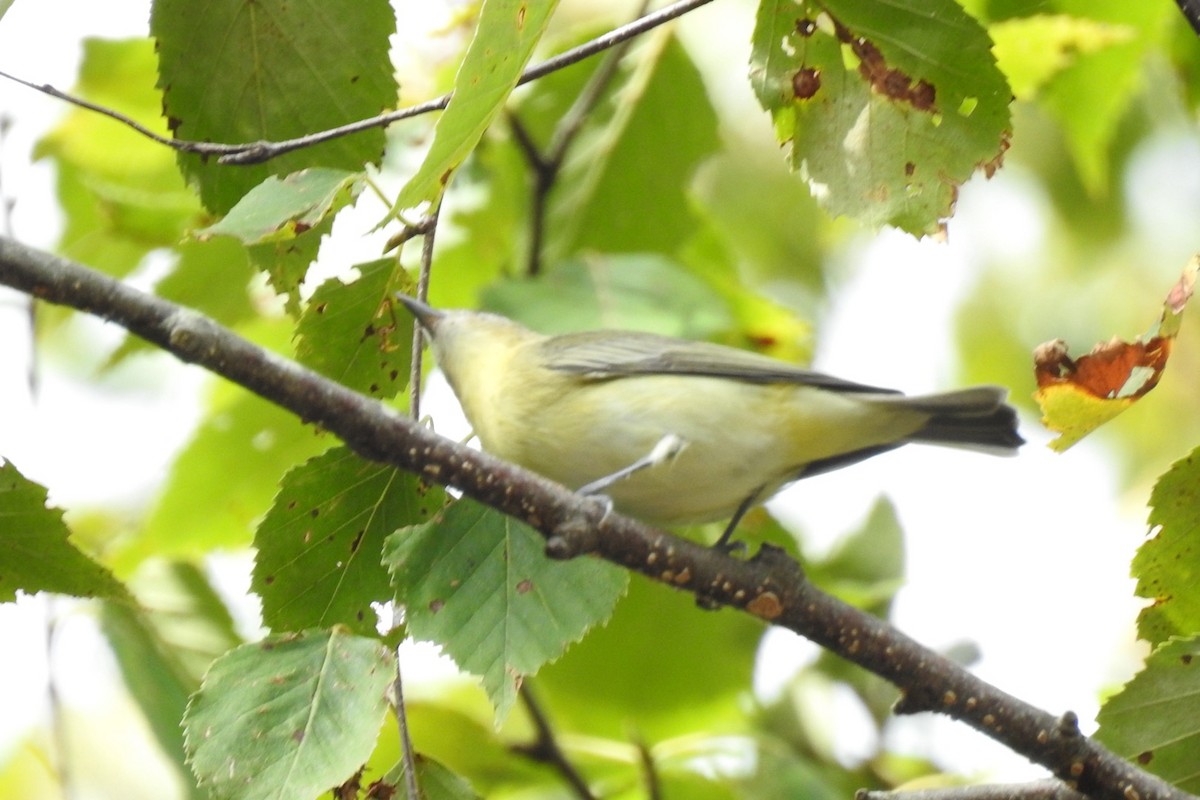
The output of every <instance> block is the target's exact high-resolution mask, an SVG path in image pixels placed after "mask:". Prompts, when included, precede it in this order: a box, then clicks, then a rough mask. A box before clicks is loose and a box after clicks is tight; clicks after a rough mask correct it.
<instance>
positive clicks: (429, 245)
mask: <svg viewBox="0 0 1200 800" xmlns="http://www.w3.org/2000/svg"><path fill="white" fill-rule="evenodd" d="M440 207H441V206H440V204H438V205H434V207H433V209H432V211H431V212H430V214H429V216H428V217H426V218H425V219H424V220H422V221H421V222H420V223H419V224H418V225H417V226H414V227H418V228H420V231H421V234H422V235H423V236H424V237H425V238H424V240H423V242H422V247H421V271H420V273H419V276H418V278H417V296H418V297H419V298H420V299H421V302H424V301H425V298H426V295H427V294H428V290H429V271H430V269H431V267H432V265H433V235H434V232H435V231H436V230H437V219H438V211H439V209H440ZM407 229H408V228H406V230H407ZM421 334H422V330H421V326H420V325H413V338H412V371H411V373H410V374H409V382H408V386H409V397H408V402H409V406H408V408H409V416H410V417H411V418H412V420H413V421H414V422H419V421H420V419H421V343H422V339H421ZM401 614H402V612H401V609H400V608H399V606H397V607H396V608H395V609H394V610H393V620H392V621H393V624H394V625H395V626H397V627H398V626H399V625H400V622H401V620H400V617H401ZM395 688H396V724H397V725H398V726H399V728H400V749H401V757H402V759H403V761H404V788H405V791H406V792H407V796H408V800H420V797H421V788H420V786H418V784H417V757H416V751H415V750H414V749H413V744H412V737H411V736H410V735H409V730H408V710H407V708H406V707H405V705H404V685H403V681H402V679H401V677H400V648H399V646H397V647H396V681H395Z"/></svg>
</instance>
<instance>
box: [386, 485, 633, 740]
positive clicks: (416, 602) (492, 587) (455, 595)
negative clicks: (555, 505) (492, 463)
mask: <svg viewBox="0 0 1200 800" xmlns="http://www.w3.org/2000/svg"><path fill="white" fill-rule="evenodd" d="M544 547H545V540H544V539H543V538H542V537H541V536H540V535H539V534H538V533H537V532H535V531H534V530H533V529H532V528H530V527H529V526H527V525H524V524H522V523H520V522H517V521H516V520H514V519H512V518H510V517H506V516H504V515H503V514H501V513H499V512H497V511H493V510H491V509H488V508H486V507H484V506H481V505H479V504H478V503H475V502H473V501H470V500H468V499H466V498H463V499H461V500H459V501H457V502H455V503H454V504H452V505H450V506H449V507H447V508H446V510H445V511H444V512H443V513H442V514H440V515H439V516H438V517H437V518H436V519H434V520H433V521H431V522H429V523H427V524H425V525H418V526H415V527H412V528H406V529H404V530H400V531H397V532H396V533H395V534H394V535H392V536H391V537H390V538H389V539H388V540H387V542H386V544H385V545H384V561H385V563H386V564H387V566H388V569H390V570H391V572H392V581H393V584H394V585H395V587H396V596H397V598H398V599H399V600H400V602H402V603H404V606H405V615H406V617H405V618H406V620H407V622H408V629H409V632H410V633H411V634H412V636H413V637H415V638H417V639H422V640H427V641H432V642H436V643H437V644H440V645H441V646H442V647H443V648H444V649H445V651H446V653H447V654H449V655H450V656H451V657H452V658H453V659H454V660H455V661H456V662H457V663H458V665H459V666H460V667H462V668H463V669H464V670H466V671H467V672H471V673H473V674H475V675H479V676H480V677H482V679H483V686H484V689H486V690H487V693H488V696H489V697H490V698H491V700H492V704H493V705H494V706H495V707H496V716H497V720H502V719H503V718H504V716H505V715H506V714H507V713H508V711H509V709H510V708H511V707H512V704H513V701H514V700H516V696H517V689H518V688H519V687H520V685H521V680H522V678H524V677H525V676H528V675H533V674H534V673H536V672H537V671H538V669H539V668H541V666H542V665H543V664H545V663H546V662H548V661H553V660H554V659H556V658H558V656H559V655H561V654H562V652H563V650H565V649H566V647H567V646H568V645H569V644H571V643H572V642H575V641H578V640H579V639H580V638H581V637H582V636H583V635H584V633H586V632H587V631H588V629H589V628H591V627H592V626H594V625H597V624H601V623H603V622H605V621H606V620H608V618H609V617H610V616H611V615H612V612H613V608H614V607H615V605H616V602H617V600H618V599H620V597H621V595H622V594H624V592H625V585H626V582H627V577H626V574H625V572H624V571H623V570H620V569H618V568H616V567H614V566H612V565H611V564H606V563H604V562H602V561H598V560H596V559H591V558H577V559H574V560H572V561H551V560H549V559H547V558H546V556H545V554H544V553H543V549H544Z"/></svg>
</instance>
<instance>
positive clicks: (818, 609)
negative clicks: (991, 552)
mask: <svg viewBox="0 0 1200 800" xmlns="http://www.w3.org/2000/svg"><path fill="white" fill-rule="evenodd" d="M0 284H4V285H7V286H11V287H13V288H15V289H18V290H20V291H23V292H26V293H28V294H31V295H33V296H35V297H38V298H41V299H43V300H45V301H47V302H51V303H57V304H60V305H66V306H70V307H72V308H76V309H78V310H80V311H85V312H87V313H91V314H94V315H96V316H99V317H102V318H104V319H107V320H109V321H111V322H115V323H117V324H119V325H120V326H122V327H123V328H125V329H127V330H129V331H130V332H132V333H134V334H136V335H138V336H140V337H141V338H143V339H145V340H146V341H148V342H150V343H151V344H154V345H156V346H158V347H159V348H161V349H162V350H165V351H167V352H169V353H172V354H174V355H175V356H176V357H177V358H179V359H181V360H183V361H185V362H187V363H193V364H198V365H200V366H202V367H204V368H205V369H207V370H209V371H210V372H213V373H215V374H217V375H221V376H223V377H225V378H226V379H228V380H230V381H232V382H234V383H237V384H239V385H241V386H243V387H245V388H247V389H249V390H250V391H252V392H254V393H255V394H257V395H258V396H260V397H262V398H263V399H265V400H268V401H269V402H272V403H274V404H276V405H279V406H282V407H283V408H285V409H288V410H289V411H291V412H292V413H294V414H296V415H297V416H298V417H300V418H301V419H304V420H307V421H308V422H310V423H313V424H316V425H319V426H320V427H321V428H323V429H324V430H326V431H328V432H329V433H331V434H333V435H335V436H337V437H339V438H340V439H342V441H344V442H345V443H346V444H347V445H348V446H349V447H350V448H351V449H353V450H354V451H355V452H356V453H358V454H359V455H360V456H362V457H363V458H366V459H369V460H372V461H377V462H380V463H385V464H390V465H392V466H394V467H398V468H400V469H403V470H406V471H408V472H412V473H415V474H417V475H419V476H421V477H422V478H425V479H427V480H430V481H432V482H434V483H437V484H440V485H442V486H450V487H454V488H456V489H458V490H460V491H461V492H462V493H463V494H464V495H467V496H469V497H472V498H474V499H475V500H478V501H479V502H481V503H484V504H485V505H489V506H491V507H493V508H495V509H497V510H498V511H501V512H502V513H505V514H508V515H510V516H512V517H515V518H517V519H520V520H523V521H525V522H527V523H529V524H530V525H531V526H532V527H533V528H534V529H535V530H538V531H539V532H541V534H542V535H543V536H544V537H546V552H547V554H549V555H551V556H552V557H555V558H572V557H575V556H579V555H583V554H594V555H596V556H598V557H600V558H603V559H605V560H607V561H610V562H612V563H614V564H617V565H618V566H622V567H625V568H626V569H629V570H631V571H635V572H638V573H641V574H643V575H646V576H647V577H649V578H651V579H653V580H655V581H658V582H660V583H663V584H665V585H667V586H670V587H672V588H674V589H678V590H681V591H686V592H689V593H692V594H694V595H696V596H697V597H699V598H702V599H704V600H706V601H708V602H710V603H712V604H716V605H725V606H729V607H731V608H735V609H739V610H741V611H744V612H746V613H749V614H752V615H754V616H756V617H758V618H760V619H762V620H764V621H766V622H769V623H771V624H774V625H778V626H780V627H784V628H787V629H788V630H792V631H795V632H796V633H799V634H800V635H801V636H804V637H805V638H807V639H809V640H811V641H812V642H814V643H815V644H817V645H820V646H821V647H823V648H825V649H827V650H829V651H830V652H832V653H835V654H837V655H839V656H841V657H842V658H844V659H846V660H847V661H850V662H852V663H855V664H858V665H859V666H861V667H863V668H865V669H867V670H869V671H870V672H873V673H874V674H876V675H879V676H880V677H882V678H884V679H886V680H888V681H889V682H891V683H893V684H895V685H896V686H897V687H899V688H900V690H901V699H900V701H899V702H898V703H897V704H896V707H895V710H896V712H897V713H901V714H905V713H915V712H918V711H928V712H935V713H940V714H945V715H947V716H949V717H952V718H954V719H957V720H959V721H961V722H963V723H965V724H967V725H969V726H971V727H972V728H974V729H976V730H978V731H980V732H982V733H984V734H986V735H987V736H989V737H991V738H992V739H994V740H995V741H997V742H1000V743H1002V744H1003V745H1005V746H1006V747H1008V748H1009V749H1010V750H1012V751H1013V752H1016V753H1020V754H1021V755H1023V756H1025V757H1026V758H1028V759H1029V760H1030V761H1033V762H1034V763H1037V764H1041V765H1042V766H1044V767H1046V768H1047V769H1048V770H1050V771H1051V772H1052V773H1053V774H1054V775H1055V776H1056V777H1057V778H1058V779H1059V780H1061V781H1064V782H1066V783H1068V785H1070V786H1071V787H1072V788H1075V789H1078V790H1079V791H1080V792H1082V793H1084V794H1086V795H1088V796H1090V797H1092V798H1094V800H1129V798H1131V797H1135V796H1136V797H1138V798H1140V800H1183V799H1184V798H1188V797H1190V795H1188V794H1187V793H1186V792H1183V791H1181V790H1180V789H1178V788H1176V787H1174V786H1172V785H1170V784H1169V783H1167V782H1166V781H1164V780H1162V779H1161V778H1158V777H1156V776H1154V775H1151V774H1150V773H1148V772H1145V771H1144V770H1142V769H1140V768H1139V767H1138V766H1137V765H1135V764H1132V763H1130V762H1128V761H1126V760H1124V759H1122V758H1120V757H1118V756H1117V755H1115V754H1114V753H1112V752H1111V751H1109V750H1108V749H1106V748H1105V747H1103V746H1102V745H1101V744H1100V743H1099V742H1096V741H1094V740H1092V739H1090V738H1088V737H1086V736H1084V735H1083V734H1082V733H1081V732H1080V730H1079V726H1078V720H1077V719H1076V718H1075V716H1074V715H1073V714H1071V713H1069V712H1068V713H1066V714H1063V715H1062V716H1060V717H1054V716H1053V715H1051V714H1049V713H1047V712H1045V711H1043V710H1041V709H1038V708H1037V707H1035V706H1032V705H1030V704H1029V703H1026V702H1024V701H1022V700H1020V699H1018V698H1016V697H1014V696H1012V695H1010V694H1008V693H1006V692H1003V691H1001V690H1000V689H998V688H996V687H995V686H992V685H991V684H989V683H987V682H986V681H983V680H981V679H980V678H978V677H976V676H975V675H972V674H971V673H969V672H967V671H966V670H965V669H963V668H962V667H961V666H960V665H958V664H956V663H954V662H952V661H950V660H949V659H947V658H945V657H944V656H942V655H940V654H938V653H937V652H935V651H933V650H931V649H929V648H928V647H924V646H923V645H921V644H920V643H918V642H917V641H915V640H913V639H912V638H910V637H908V636H906V635H904V634H903V633H901V632H900V631H898V630H897V629H895V628H894V627H892V626H891V625H890V624H889V623H887V622H886V621H885V620H882V619H879V618H877V617H874V616H872V615H871V614H868V613H866V612H864V611H861V610H859V609H857V608H854V607H853V606H850V605H848V604H847V603H845V602H843V601H841V600H838V599H837V598H835V597H833V596H831V595H828V594H825V593H824V592H822V591H820V590H819V589H818V588H817V587H815V586H814V585H813V584H812V583H811V582H809V581H808V580H807V579H806V578H805V575H804V572H803V570H802V569H801V567H800V565H799V564H798V563H797V562H796V561H795V560H794V559H792V558H791V557H789V556H788V555H787V554H786V553H785V552H784V551H783V550H780V549H779V548H776V547H772V546H770V545H763V546H762V547H761V548H760V549H759V551H758V553H756V554H755V555H754V556H753V557H752V558H749V559H745V560H743V559H739V558H735V557H733V556H732V555H730V554H728V553H725V552H723V551H717V550H713V549H711V548H708V547H704V546H703V545H701V544H699V543H697V542H693V541H689V540H687V539H684V538H682V537H679V536H675V535H672V534H670V533H667V532H665V531H661V530H657V529H655V528H652V527H650V526H648V525H645V524H643V523H641V522H638V521H636V520H633V519H630V518H628V517H624V516H622V515H621V514H618V513H615V512H612V511H611V510H610V509H609V508H608V507H607V504H606V503H604V502H602V501H599V500H597V499H596V498H594V497H586V496H580V495H577V494H575V493H574V492H571V491H570V490H568V489H566V488H564V487H563V486H561V485H559V484H557V483H554V482H553V481H549V480H547V479H545V478H543V477H541V476H539V475H537V474H535V473H532V472H529V471H528V470H524V469H521V468H519V467H517V466H515V465H513V464H509V463H507V462H505V461H502V460H500V459H498V458H496V457H494V456H491V455H489V454H487V453H483V452H479V451H476V450H472V449H471V448H468V447H465V446H463V445H461V444H459V443H458V442H455V441H452V440H450V439H447V438H445V437H443V436H439V435H437V434H436V433H434V432H432V431H430V430H428V429H426V428H425V427H424V426H421V425H419V424H417V423H415V422H413V421H412V420H410V419H408V418H407V417H405V416H403V415H401V414H399V413H397V412H396V411H395V410H394V409H392V408H390V407H388V406H386V405H384V404H383V403H381V402H379V401H378V400H375V399H373V398H370V397H366V396H364V395H361V394H358V393H357V392H354V391H351V390H350V389H347V388H346V387H344V386H342V385H340V384H338V383H336V382H334V381H331V380H329V379H327V378H325V377H323V376H321V375H319V374H318V373H316V372H314V371H312V370H310V369H307V368H305V367H302V366H300V365H299V364H297V363H295V362H294V361H291V360H289V359H286V358H284V357H282V356H280V355H277V354H275V353H272V352H270V351H268V350H265V349H263V348H262V347H259V346H258V345H255V344H253V343H251V342H249V341H247V340H245V339H243V338H241V337H239V336H237V335H236V334H234V333H233V332H232V331H230V330H228V329H227V328H223V327H222V326H220V325H218V324H217V323H216V322H214V321H213V320H212V319H210V318H209V317H206V316H204V315H203V314H201V313H199V312H197V311H194V310H192V309H188V308H184V307H181V306H178V305H176V304H174V303H171V302H168V301H166V300H163V299H162V298H159V297H154V296H152V295H149V294H146V293H145V292H142V291H139V290H137V289H134V288H132V287H130V286H128V285H126V284H124V283H121V282H120V281H117V280H114V279H113V278H110V277H108V276H107V275H104V274H102V273H100V272H97V271H95V270H91V269H88V268H86V267H83V266H81V265H80V264H77V263H74V262H72V261H69V260H68V259H65V258H62V257H60V256H56V255H52V254H50V253H45V252H42V251H39V250H36V249H34V248H31V247H27V246H25V245H23V244H21V243H19V242H15V241H12V240H11V239H8V238H7V237H0Z"/></svg>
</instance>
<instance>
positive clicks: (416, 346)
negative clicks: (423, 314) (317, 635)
mask: <svg viewBox="0 0 1200 800" xmlns="http://www.w3.org/2000/svg"><path fill="white" fill-rule="evenodd" d="M440 213H441V200H440V199H439V200H438V201H437V202H436V203H435V204H434V206H433V208H431V209H430V211H429V216H427V217H426V218H425V219H423V220H421V222H420V224H419V227H420V230H421V235H422V236H424V239H423V240H422V242H421V267H420V271H419V272H418V273H417V299H418V300H420V301H421V302H422V303H424V302H426V300H427V299H428V297H429V275H430V273H431V272H432V270H433V239H434V234H435V233H436V232H437V221H438V215H439V214H440ZM405 230H409V228H407V227H406V228H405ZM389 244H390V243H389ZM424 334H425V331H424V329H422V328H421V326H420V325H413V337H412V367H411V369H410V370H409V375H408V407H409V416H411V417H412V418H413V420H420V419H421V354H422V353H423V352H424V343H425V337H424Z"/></svg>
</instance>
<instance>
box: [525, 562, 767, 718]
mask: <svg viewBox="0 0 1200 800" xmlns="http://www.w3.org/2000/svg"><path fill="white" fill-rule="evenodd" d="M762 633H763V625H762V623H761V622H759V621H758V620H755V619H753V618H751V617H749V616H747V615H745V614H735V613H732V612H727V611H722V612H717V613H700V612H699V610H698V609H697V608H696V601H695V598H694V597H693V596H692V595H690V594H687V593H684V592H677V591H673V590H671V589H668V588H666V587H664V586H662V585H659V584H655V583H651V582H650V581H646V580H634V581H632V582H631V583H630V585H629V594H628V596H627V597H626V598H625V600H624V601H622V602H621V604H620V605H619V606H618V607H617V611H616V613H615V614H614V615H613V618H612V620H611V621H610V622H609V623H608V624H607V625H605V626H604V627H603V628H600V629H598V630H595V631H593V632H592V633H591V634H590V635H589V636H588V637H587V638H586V639H584V640H583V641H582V642H580V643H579V644H578V645H576V646H575V647H573V648H571V649H570V650H569V651H568V652H567V653H566V655H565V656H563V657H562V658H561V659H559V660H558V661H557V662H556V663H554V664H552V665H550V666H549V667H547V668H546V669H544V670H542V672H541V674H539V675H538V679H537V689H538V690H539V694H540V695H541V696H543V697H544V698H545V705H546V706H547V708H548V709H549V710H550V712H551V715H552V717H553V718H554V720H555V724H556V725H560V726H562V727H563V728H564V729H567V730H572V729H578V730H586V731H588V733H589V734H590V735H593V736H610V737H612V738H615V739H618V740H622V741H624V740H627V739H628V737H629V732H630V731H631V730H636V731H637V732H638V735H639V736H641V737H643V738H644V740H645V741H648V742H656V741H660V740H663V739H667V738H672V737H677V736H688V735H691V734H694V733H695V732H696V731H697V730H699V729H702V730H707V731H720V732H723V733H731V732H737V731H740V730H743V729H744V726H745V724H746V717H745V705H744V702H745V699H746V691H747V688H748V687H749V686H750V685H751V683H752V677H753V674H754V659H755V653H756V651H757V649H758V643H759V641H760V639H761V638H762ZM681 676H682V677H681Z"/></svg>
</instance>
